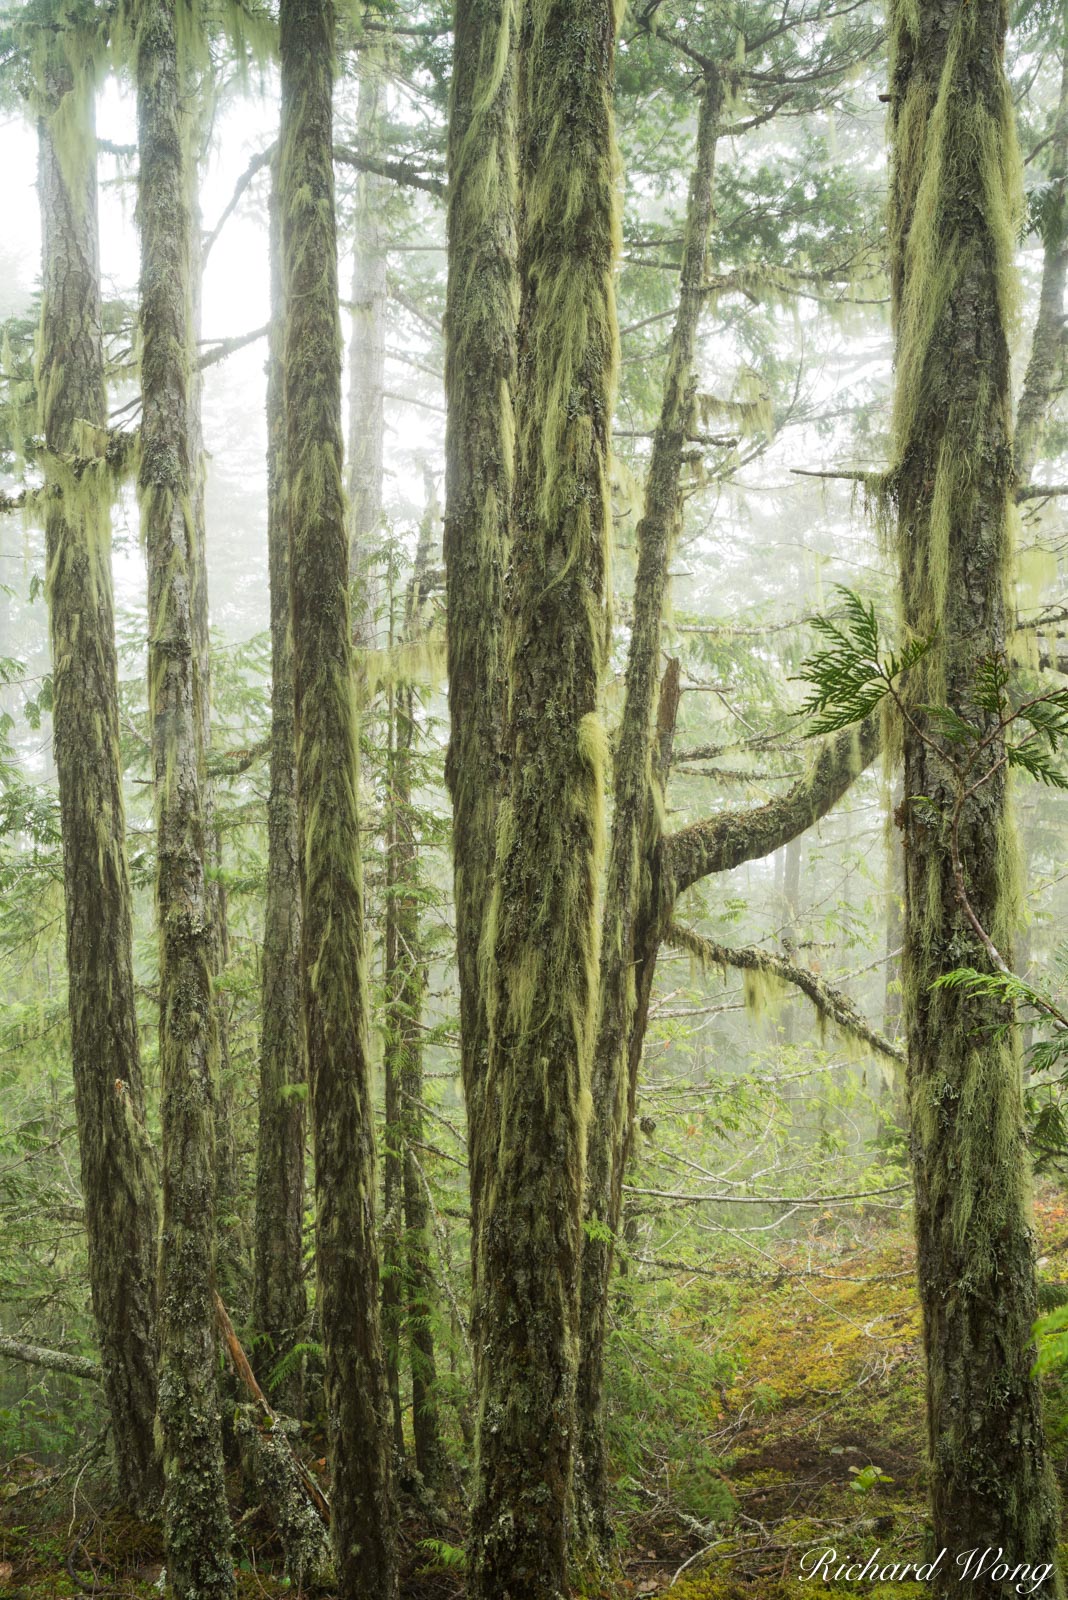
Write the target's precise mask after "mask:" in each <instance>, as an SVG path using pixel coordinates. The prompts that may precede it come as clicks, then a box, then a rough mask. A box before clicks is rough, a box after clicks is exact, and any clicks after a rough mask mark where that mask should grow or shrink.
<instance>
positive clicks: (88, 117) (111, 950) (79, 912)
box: [37, 62, 163, 1516]
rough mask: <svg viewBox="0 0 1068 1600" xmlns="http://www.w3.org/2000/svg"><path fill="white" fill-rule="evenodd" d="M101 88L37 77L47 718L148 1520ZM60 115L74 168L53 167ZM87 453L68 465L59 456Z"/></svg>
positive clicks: (152, 1357) (84, 1049) (91, 1237)
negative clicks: (98, 128)
mask: <svg viewBox="0 0 1068 1600" xmlns="http://www.w3.org/2000/svg"><path fill="white" fill-rule="evenodd" d="M93 92H94V90H93V86H92V85H90V84H86V83H80V84H78V85H77V86H75V83H74V81H73V78H72V75H71V73H70V70H69V68H68V67H67V66H66V63H65V62H62V63H53V64H51V65H48V66H46V67H45V68H44V71H43V74H42V81H41V83H40V84H39V92H38V106H39V113H40V117H39V122H38V141H39V146H38V148H39V166H38V190H39V195H40V202H41V226H42V237H43V268H42V273H43V291H44V292H43V301H42V308H41V326H40V334H39V339H38V350H37V358H38V371H39V383H38V387H39V393H40V397H41V428H42V432H43V434H44V439H45V446H46V454H45V455H44V469H45V480H46V483H47V485H48V488H49V489H50V490H51V491H53V492H51V493H49V494H48V495H47V497H46V513H45V534H46V540H47V550H48V602H49V619H50V623H51V641H52V672H53V678H52V682H53V708H52V718H53V728H54V749H55V760H56V771H57V775H58V778H59V802H60V816H61V827H62V836H63V886H64V902H65V910H66V930H67V985H68V1006H69V1012H70V1029H71V1058H72V1066H73V1072H74V1102H75V1114H76V1117H77V1122H78V1148H79V1154H80V1158H81V1180H82V1192H83V1195H84V1199H85V1224H86V1231H87V1235H88V1246H89V1282H90V1288H91V1292H92V1298H93V1312H94V1315H95V1318H96V1325H97V1331H98V1336H99V1340H100V1350H101V1359H102V1377H103V1383H104V1392H105V1395H106V1397H107V1403H108V1410H109V1414H110V1416H111V1426H112V1437H113V1442H114V1446H115V1465H116V1469H117V1472H118V1479H119V1484H120V1487H121V1490H122V1493H123V1495H124V1497H125V1499H126V1500H127V1502H128V1504H129V1505H130V1507H131V1508H132V1509H133V1510H134V1511H135V1512H138V1513H140V1514H141V1515H145V1516H147V1515H150V1514H151V1513H152V1512H153V1511H154V1510H155V1509H156V1508H157V1507H158V1503H159V1498H160V1494H161V1492H162V1486H163V1480H162V1472H161V1463H160V1458H159V1452H158V1450H157V1448H156V1444H155V1437H154V1429H155V1413H156V1360H157V1345H156V1233H157V1225H158V1213H157V1203H156V1189H155V1174H154V1172H153V1170H152V1163H151V1158H150V1153H149V1144H148V1139H147V1137H146V1135H145V1132H144V1121H145V1093H144V1082H143V1079H142V1075H141V1058H140V1048H139V1041H138V1032H137V1007H136V1002H135V999H134V982H133V956H132V911H131V896H130V880H129V873H128V869H127V862H126V842H125V813H124V806H123V795H122V771H121V766H120V761H119V713H118V669H117V664H116V657H115V618H114V605H113V600H112V585H111V476H110V473H109V470H108V467H107V465H106V463H105V460H104V448H105V445H106V440H107V404H106V397H105V387H104V356H103V344H102V337H101V321H100V318H101V303H100V260H99V246H98V227H97V199H96V159H95V145H94V139H95V126H94V115H93ZM59 114H62V115H63V116H64V117H65V119H66V120H65V135H64V136H65V138H66V141H67V147H68V148H69V149H72V150H74V151H75V152H76V154H75V156H74V171H71V170H69V165H68V167H66V168H65V166H64V164H63V163H61V161H60V158H59V154H58V151H57V147H56V140H55V137H54V133H53V124H54V119H55V117H56V116H57V115H59ZM74 453H78V454H87V455H90V456H91V457H93V462H92V465H90V466H89V467H88V469H87V470H86V471H85V472H84V473H83V474H81V476H80V477H77V478H76V477H75V475H74V474H73V473H72V472H71V471H70V470H69V468H67V467H66V466H65V465H64V462H65V459H66V458H68V457H69V456H70V455H72V454H74Z"/></svg>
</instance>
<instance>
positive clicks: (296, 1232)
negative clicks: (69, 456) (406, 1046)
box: [252, 159, 308, 1415]
mask: <svg viewBox="0 0 1068 1600" xmlns="http://www.w3.org/2000/svg"><path fill="white" fill-rule="evenodd" d="M271 170H272V182H271V199H270V250H271V332H270V339H269V344H268V354H267V562H268V570H269V576H270V591H271V596H270V598H271V771H270V793H269V796H268V800H267V903H266V907H265V910H264V928H263V988H262V1003H261V1021H260V1094H259V1135H258V1139H257V1158H256V1222H255V1259H254V1269H253V1289H252V1316H253V1326H254V1328H255V1329H256V1332H257V1333H259V1334H262V1335H265V1336H266V1341H267V1351H266V1354H267V1357H268V1359H270V1360H272V1361H277V1360H278V1359H279V1358H281V1357H283V1356H285V1355H286V1353H287V1352H288V1351H290V1350H291V1349H292V1348H293V1345H294V1344H295V1343H296V1342H297V1341H298V1340H299V1338H300V1335H301V1332H302V1330H303V1327H304V1321H305V1318H306V1316H307V1309H308V1307H307V1296H306V1294H305V1292H304V1276H303V1265H304V1264H303V1236H302V1229H303V1220H304V1139H305V1121H306V1116H305V1100H306V1094H307V1081H308V1072H307V1060H306V1056H305V1048H304V1016H303V1012H302V1010H301V991H300V860H299V844H298V829H297V763H296V746H295V739H294V730H293V651H292V642H291V640H290V636H289V534H288V526H287V521H286V510H285V485H286V456H285V448H286V441H285V429H286V419H285V395H284V392H283V372H282V337H283V306H282V238H281V219H280V216H279V202H278V190H277V179H278V163H277V159H276V160H275V162H274V164H273V166H272V169H271ZM278 1393H279V1398H280V1401H282V1400H284V1402H285V1404H284V1409H287V1410H289V1411H291V1412H292V1413H293V1414H294V1415H299V1413H300V1407H301V1383H300V1376H299V1373H294V1374H293V1375H292V1376H291V1377H290V1378H289V1379H287V1381H286V1383H285V1385H284V1386H283V1388H282V1389H281V1390H280V1391H278Z"/></svg>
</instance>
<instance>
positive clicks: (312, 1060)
mask: <svg viewBox="0 0 1068 1600" xmlns="http://www.w3.org/2000/svg"><path fill="white" fill-rule="evenodd" d="M281 60H282V135H281V165H280V178H279V191H280V195H281V208H282V258H283V262H284V287H285V306H286V313H285V356H284V370H285V405H286V478H287V516H288V523H289V559H290V590H291V601H292V635H293V674H294V689H295V714H296V732H297V787H298V793H299V797H300V844H301V848H300V861H301V891H302V903H303V907H304V925H303V932H302V952H301V954H302V969H303V993H304V1016H305V1028H306V1037H307V1047H308V1075H309V1083H310V1087H311V1107H312V1125H313V1129H314V1139H315V1197H316V1272H317V1280H318V1302H317V1310H318V1319H319V1327H320V1330H321V1334H322V1341H323V1346H324V1350H325V1368H326V1371H325V1388H326V1401H327V1415H328V1419H329V1427H330V1459H331V1468H332V1484H333V1489H332V1506H333V1534H334V1550H335V1557H336V1564H337V1577H338V1592H339V1594H340V1596H341V1600H354V1597H357V1596H360V1597H362V1596H366V1597H368V1600H370V1597H372V1596H373V1597H374V1600H391V1597H392V1596H394V1595H395V1594H396V1592H397V1576H396V1562H395V1552H394V1539H395V1513H394V1502H393V1489H392V1474H391V1462H390V1447H389V1422H388V1402H387V1396H386V1386H385V1367H384V1362H383V1355H382V1332H381V1325H380V1317H379V1283H378V1276H379V1275H378V1261H377V1257H376V1253H375V1252H376V1241H375V1221H374V1218H375V1134H374V1108H373V1103H372V1094H371V1071H370V1060H369V1053H368V1028H367V984H366V971H365V959H364V933H363V886H362V881H361V871H360V818H359V810H358V802H357V783H358V776H357V733H356V709H355V699H354V693H353V651H352V637H351V631H350V628H351V624H350V614H349V598H348V572H349V561H348V545H349V541H348V531H347V528H346V523H345V507H344V495H343V492H342V480H341V473H342V432H341V333H340V327H339V324H338V299H337V237H336V223H335V215H334V174H333V166H332V161H331V147H332V105H331V96H332V88H333V66H334V11H333V7H332V5H331V4H330V0H282V6H281Z"/></svg>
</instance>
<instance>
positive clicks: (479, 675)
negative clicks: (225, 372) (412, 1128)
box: [444, 0, 519, 1359]
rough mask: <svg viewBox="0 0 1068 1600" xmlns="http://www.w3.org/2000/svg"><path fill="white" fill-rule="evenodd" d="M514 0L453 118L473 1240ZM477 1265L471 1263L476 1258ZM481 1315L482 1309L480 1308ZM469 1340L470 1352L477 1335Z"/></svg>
mask: <svg viewBox="0 0 1068 1600" xmlns="http://www.w3.org/2000/svg"><path fill="white" fill-rule="evenodd" d="M516 17H517V10H516V0H457V3H456V10H455V21H454V41H455V42H454V51H453V78H452V100H451V107H450V114H449V149H448V161H449V221H448V227H449V277H448V287H447V291H446V312H445V388H446V394H447V397H448V416H447V418H446V424H445V456H446V478H445V551H444V553H445V586H446V609H447V615H448V672H449V730H450V731H449V749H448V754H447V757H446V763H445V776H446V780H447V782H448V786H449V793H450V794H451V796H452V806H453V834H452V839H453V846H452V848H453V890H454V900H455V905H456V953H457V971H458V976H459V985H460V1052H461V1065H462V1075H463V1084H464V1094H465V1097H466V1101H467V1127H468V1170H469V1175H470V1180H469V1181H470V1186H471V1216H472V1237H475V1236H477V1231H478V1216H479V1211H480V1209H481V1196H482V1191H483V1188H484V1185H485V1181H486V1155H485V1153H486V1152H487V1151H488V1149H489V1147H490V1143H491V1134H490V1132H489V1130H488V1126H487V1123H488V1120H490V1119H488V1117H487V1113H486V1105H485V1093H486V1062H487V1053H488V1048H489V1035H488V1023H487V1013H486V994H485V989H484V986H483V983H482V973H481V972H480V968H479V950H480V948H481V944H482V928H483V921H484V918H485V915H486V907H487V905H488V903H489V889H490V875H491V872H492V868H493V852H494V837H495V827H496V816H497V798H498V787H499V783H500V771H501V764H500V740H501V735H500V692H499V682H500V631H501V615H502V604H503V601H502V579H503V573H504V565H505V561H506V560H507V552H508V519H509V513H510V508H511V501H512V485H513V472H514V462H513V451H514V431H515V423H514V417H513V411H512V392H513V385H514V382H515V359H516V348H515V340H516V318H517V315H518V306H519V299H518V294H519V291H518V278H517V275H516V206H517V190H516V165H515V45H516V27H517V23H516ZM472 1265H473V1270H474V1271H475V1272H476V1273H477V1265H478V1264H477V1261H473V1263H472ZM475 1310H476V1313H477V1304H476V1307H475ZM474 1345H475V1351H476V1359H477V1351H478V1339H477V1334H476V1335H475V1338H474Z"/></svg>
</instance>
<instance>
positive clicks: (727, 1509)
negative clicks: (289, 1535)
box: [0, 1190, 1068, 1600]
mask: <svg viewBox="0 0 1068 1600" xmlns="http://www.w3.org/2000/svg"><path fill="white" fill-rule="evenodd" d="M1036 1214H1037V1225H1038V1233H1039V1240H1038V1243H1039V1256H1040V1272H1041V1275H1042V1277H1043V1278H1044V1279H1047V1280H1052V1281H1055V1282H1059V1281H1061V1280H1064V1279H1068V1207H1066V1205H1065V1203H1064V1200H1063V1198H1062V1196H1061V1195H1060V1194H1058V1193H1056V1192H1054V1191H1053V1190H1049V1191H1046V1192H1042V1193H1040V1194H1039V1196H1038V1199H1037V1205H1036ZM734 1270H735V1272H738V1275H733V1274H732V1272H731V1270H730V1269H729V1267H728V1266H727V1265H725V1266H724V1270H723V1272H722V1274H719V1275H717V1276H716V1277H714V1278H711V1277H708V1278H702V1279H701V1280H699V1281H695V1280H694V1279H693V1278H690V1279H689V1280H686V1281H683V1280H679V1279H676V1280H674V1281H673V1282H672V1281H669V1280H665V1285H664V1288H665V1296H664V1304H665V1306H668V1307H670V1308H671V1309H670V1310H669V1311H668V1312H667V1313H666V1315H667V1316H668V1318H669V1319H670V1335H671V1338H672V1340H674V1341H675V1343H676V1345H678V1343H679V1342H680V1341H685V1342H686V1343H687V1345H688V1346H690V1347H696V1348H699V1349H700V1350H701V1351H702V1352H703V1355H704V1357H705V1358H707V1360H708V1362H709V1365H708V1367H707V1369H706V1370H712V1371H717V1372H718V1373H719V1374H720V1376H719V1377H718V1378H716V1379H715V1380H714V1381H713V1382H712V1383H711V1385H710V1386H708V1387H707V1389H706V1390H704V1391H703V1393H704V1416H703V1418H701V1417H698V1418H697V1421H698V1423H699V1424H700V1425H701V1431H700V1433H699V1434H698V1433H696V1432H695V1433H694V1436H693V1438H692V1440H689V1441H684V1443H683V1446H682V1448H681V1449H679V1448H676V1449H674V1450H669V1449H666V1448H664V1446H663V1444H662V1440H663V1437H664V1435H663V1432H661V1433H660V1434H658V1433H657V1432H656V1429H655V1428H654V1427H653V1426H652V1419H651V1418H643V1417H642V1416H640V1415H639V1416H634V1415H630V1416H628V1418H627V1426H628V1427H629V1428H630V1429H631V1430H632V1435H631V1447H632V1452H633V1455H634V1459H635V1460H640V1462H641V1470H640V1473H639V1474H638V1475H637V1476H635V1475H633V1474H632V1476H631V1477H630V1479H628V1480H625V1481H624V1482H622V1483H621V1485H620V1504H621V1517H620V1529H621V1535H625V1537H623V1538H622V1539H621V1543H622V1545H623V1548H621V1550H620V1553H619V1563H620V1566H619V1570H618V1571H617V1572H615V1573H614V1574H613V1575H612V1576H611V1578H607V1577H606V1578H604V1579H603V1580H593V1581H588V1582H587V1583H586V1585H585V1587H584V1592H585V1594H586V1595H587V1596H588V1597H589V1600H594V1597H596V1600H624V1597H628V1600H629V1597H635V1600H645V1597H654V1600H655V1597H656V1596H659V1595H664V1594H667V1593H668V1592H669V1591H670V1593H671V1595H672V1600H755V1597H757V1596H759V1597H760V1600H780V1597H782V1600H785V1596H786V1595H787V1594H789V1595H790V1596H791V1597H797V1596H798V1595H803V1594H806V1593H813V1594H815V1593H822V1594H827V1593H829V1592H830V1593H834V1592H837V1586H836V1585H833V1584H828V1583H826V1582H825V1581H823V1579H822V1578H817V1579H816V1580H815V1581H812V1582H810V1583H799V1582H798V1577H799V1576H800V1574H801V1571H802V1568H801V1562H802V1559H803V1558H805V1557H808V1559H809V1562H810V1563H811V1561H812V1559H813V1555H814V1553H818V1554H822V1553H823V1552H824V1551H827V1550H835V1551H836V1552H837V1553H838V1554H837V1561H841V1562H847V1561H849V1562H860V1563H863V1562H864V1561H866V1560H867V1559H868V1558H869V1557H871V1556H873V1554H874V1553H875V1552H876V1551H878V1553H879V1554H878V1568H879V1570H882V1569H883V1568H884V1565H887V1566H888V1565H891V1564H893V1563H904V1562H916V1561H919V1560H920V1559H921V1558H922V1553H923V1547H924V1539H925V1501H924V1464H923V1371H922V1353H921V1349H920V1338H919V1335H920V1321H919V1307H918V1303H917V1298H916V1290H915V1283H914V1278H913V1252H912V1244H911V1240H910V1239H909V1237H908V1233H907V1230H906V1227H905V1226H904V1225H898V1224H895V1225H894V1227H893V1228H891V1229H888V1227H887V1225H886V1223H885V1221H874V1220H873V1221H871V1222H870V1223H868V1224H866V1225H865V1231H862V1232H859V1233H858V1232H857V1230H856V1229H855V1228H854V1230H853V1231H852V1232H851V1233H850V1234H849V1235H848V1237H847V1236H846V1235H844V1234H843V1233H841V1232H839V1231H838V1230H837V1228H836V1225H835V1224H834V1223H833V1222H832V1221H831V1219H830V1218H824V1219H818V1220H817V1221H815V1222H814V1223H813V1225H812V1227H811V1229H810V1231H808V1232H807V1233H806V1234H805V1236H804V1237H803V1238H801V1239H799V1240H796V1241H794V1244H793V1245H792V1246H791V1247H788V1248H784V1247H783V1246H782V1245H779V1246H778V1247H776V1251H775V1255H774V1258H772V1257H771V1255H770V1254H769V1255H768V1256H767V1257H766V1258H765V1260H764V1261H763V1262H762V1264H761V1265H760V1266H759V1267H754V1268H753V1269H752V1270H751V1271H750V1270H748V1269H743V1270H741V1271H740V1272H739V1270H738V1269H737V1268H735V1269H734ZM634 1348H635V1347H633V1346H628V1347H627V1351H626V1352H625V1353H624V1359H625V1360H628V1361H634V1364H635V1370H636V1371H637V1370H639V1368H640V1358H638V1359H635V1356H634ZM650 1349H652V1345H651V1344H650ZM1044 1390H1045V1397H1046V1406H1047V1424H1048V1430H1049V1437H1050V1443H1051V1448H1052V1450H1053V1453H1054V1459H1055V1462H1056V1466H1057V1470H1058V1472H1059V1474H1060V1476H1061V1480H1062V1486H1063V1487H1064V1488H1065V1489H1066V1490H1068V1460H1066V1450H1068V1375H1066V1376H1065V1377H1063V1378H1062V1377H1059V1376H1058V1377H1054V1378H1049V1379H1046V1380H1044ZM669 1420H670V1419H669ZM643 1429H644V1431H643ZM53 1476H54V1475H53ZM87 1481H88V1484H89V1487H88V1488H87V1487H86V1482H87ZM695 1484H696V1488H695ZM698 1490H699V1491H700V1492H699V1493H698V1492H697V1491H698ZM687 1504H688V1505H690V1506H693V1505H695V1504H696V1505H697V1506H698V1507H699V1508H701V1509H702V1510H703V1513H704V1514H703V1516H699V1515H694V1514H693V1512H692V1511H686V1510H685V1509H684V1507H685V1506H686V1505H687ZM235 1521H236V1522H237V1529H236V1534H237V1540H238V1544H239V1546H240V1548H241V1552H242V1553H241V1557H240V1562H239V1567H238V1574H237V1577H238V1591H239V1597H240V1600H281V1597H282V1596H284V1595H287V1594H289V1592H290V1591H289V1588H288V1583H287V1581H286V1580H285V1579H284V1578H283V1577H282V1576H281V1571H282V1569H281V1564H280V1560H279V1557H280V1552H279V1550H278V1548H277V1546H276V1543H275V1541H274V1537H273V1532H272V1529H271V1528H270V1526H269V1525H268V1524H267V1522H266V1520H265V1519H264V1517H263V1516H262V1514H261V1513H259V1512H257V1511H256V1510H255V1509H253V1510H251V1511H250V1510H248V1509H244V1510H242V1509H239V1508H238V1509H235ZM452 1522H453V1519H452V1518H451V1517H449V1515H448V1508H447V1509H446V1520H445V1522H443V1523H442V1522H439V1523H437V1524H429V1523H426V1522H425V1521H423V1520H421V1519H420V1518H419V1517H417V1516H416V1515H414V1514H413V1515H412V1516H411V1517H410V1518H409V1519H408V1520H407V1521H406V1522H405V1525H404V1528H403V1535H402V1548H403V1560H404V1582H403V1588H402V1592H403V1594H404V1596H405V1600H452V1597H459V1596H462V1594H463V1592H464V1582H463V1573H462V1568H460V1567H459V1566H458V1565H457V1557H458V1553H459V1551H458V1547H459V1545H460V1544H461V1543H462V1529H461V1528H460V1526H459V1518H458V1517H457V1518H456V1525H452ZM161 1568H162V1552H161V1547H160V1540H159V1535H158V1532H157V1531H156V1530H155V1529H151V1528H146V1527H143V1526H141V1525H139V1524H136V1523H134V1522H132V1521H131V1520H130V1519H129V1518H127V1517H124V1516H122V1515H120V1514H118V1513H115V1512H114V1511H108V1510H106V1509H104V1505H103V1503H102V1502H96V1503H95V1505H94V1491H93V1488H92V1473H91V1471H87V1472H86V1473H85V1474H84V1476H83V1481H82V1482H81V1483H80V1484H79V1485H77V1486H76V1485H75V1483H74V1482H73V1481H72V1479H71V1477H69V1476H68V1478H67V1479H65V1480H64V1481H62V1482H61V1483H60V1484H55V1483H50V1482H49V1474H47V1473H46V1472H44V1471H43V1469H41V1468H39V1467H38V1466H37V1465H36V1464H35V1463H34V1462H33V1461H32V1460H30V1459H29V1458H22V1459H21V1460H17V1461H15V1462H13V1463H9V1464H8V1466H7V1468H6V1469H5V1470H4V1471H3V1474H2V1476H0V1596H2V1597H4V1600H8V1597H16V1596H17V1597H18V1600H76V1597H79V1596H81V1595H84V1594H93V1595H95V1596H97V1600H105V1597H112V1600H149V1597H150V1596H155V1595H158V1594H159V1592H160V1591H159V1588H158V1587H157V1580H158V1578H159V1575H160V1572H161ZM841 1592H842V1593H852V1594H853V1595H857V1594H858V1593H862V1594H864V1595H865V1596H872V1597H874V1600H889V1596H891V1595H893V1596H895V1597H897V1600H907V1597H910V1596H918V1595H929V1594H930V1586H929V1584H926V1583H916V1584H913V1583H909V1582H903V1581H900V1580H892V1575H890V1574H887V1580H886V1582H885V1583H879V1582H877V1581H873V1580H872V1578H870V1577H869V1578H868V1579H867V1580H866V1581H864V1582H862V1583H860V1584H857V1583H853V1584H852V1585H843V1586H842V1590H841Z"/></svg>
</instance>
